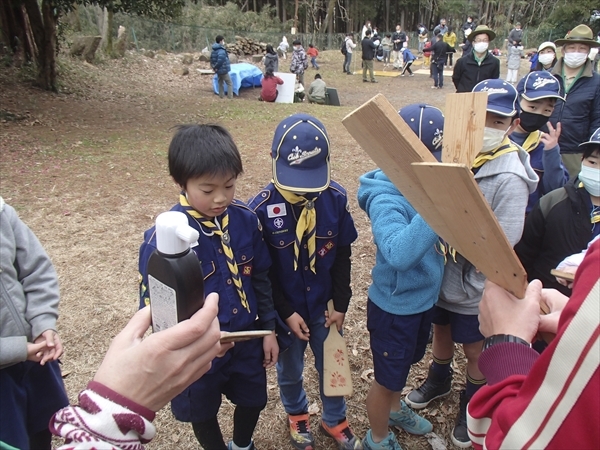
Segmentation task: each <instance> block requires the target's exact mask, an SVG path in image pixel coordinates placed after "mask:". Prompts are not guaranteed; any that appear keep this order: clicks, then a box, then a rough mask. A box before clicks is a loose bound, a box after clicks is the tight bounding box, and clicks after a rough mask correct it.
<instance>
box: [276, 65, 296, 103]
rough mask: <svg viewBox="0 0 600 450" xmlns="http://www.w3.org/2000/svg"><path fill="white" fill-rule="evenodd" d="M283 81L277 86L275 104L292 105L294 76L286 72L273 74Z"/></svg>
mask: <svg viewBox="0 0 600 450" xmlns="http://www.w3.org/2000/svg"><path fill="white" fill-rule="evenodd" d="M275 75H277V76H278V77H279V78H281V79H282V80H283V84H278V85H277V92H278V94H277V98H276V99H275V103H294V90H295V89H296V75H294V74H293V73H287V72H275Z"/></svg>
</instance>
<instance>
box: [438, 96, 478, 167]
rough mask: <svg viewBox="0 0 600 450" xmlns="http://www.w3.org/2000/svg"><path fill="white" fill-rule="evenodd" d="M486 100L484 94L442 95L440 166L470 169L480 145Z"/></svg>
mask: <svg viewBox="0 0 600 450" xmlns="http://www.w3.org/2000/svg"><path fill="white" fill-rule="evenodd" d="M487 99H488V96H487V94H486V93H485V92H467V93H461V94H448V95H446V107H445V109H444V140H443V143H442V145H443V147H442V161H443V162H445V163H460V164H465V165H466V166H468V167H471V166H472V165H473V161H474V160H475V156H477V153H479V151H480V150H481V146H482V144H483V129H484V127H485V114H486V107H487Z"/></svg>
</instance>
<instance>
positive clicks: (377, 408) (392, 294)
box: [358, 60, 444, 450]
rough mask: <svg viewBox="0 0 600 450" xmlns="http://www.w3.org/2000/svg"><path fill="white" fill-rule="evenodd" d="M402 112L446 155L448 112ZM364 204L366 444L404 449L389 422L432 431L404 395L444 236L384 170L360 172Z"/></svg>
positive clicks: (429, 313) (435, 290) (420, 108)
mask: <svg viewBox="0 0 600 450" xmlns="http://www.w3.org/2000/svg"><path fill="white" fill-rule="evenodd" d="M405 61H406V60H405ZM399 114H400V116H401V117H402V118H403V119H404V121H405V122H406V123H407V124H408V125H409V126H410V128H411V129H412V130H413V131H414V132H415V134H416V135H417V136H419V138H420V139H421V141H422V142H423V143H424V144H425V146H426V147H427V148H428V149H429V151H431V152H432V153H433V154H434V156H435V157H436V158H437V159H438V160H440V159H441V152H442V133H443V129H444V115H443V114H442V112H441V111H440V110H439V109H437V108H434V107H433V106H429V105H419V104H414V105H408V106H405V107H404V108H402V109H401V110H400V112H399ZM358 204H359V206H360V207H361V208H362V209H363V210H364V211H365V212H366V213H367V215H368V216H369V219H370V220H371V230H372V232H373V240H374V242H375V245H376V247H377V255H376V263H375V267H373V270H372V271H371V278H372V283H371V286H369V297H368V301H367V328H368V330H369V335H370V346H371V353H372V354H373V368H374V370H375V380H374V381H373V383H372V384H371V388H370V389H369V394H368V396H367V414H368V416H369V425H370V427H371V428H370V429H369V431H367V435H366V437H365V439H363V446H364V448H365V449H368V450H401V448H400V445H399V444H398V441H397V440H396V437H395V435H394V433H393V432H391V431H389V430H388V427H389V426H395V427H397V428H401V429H403V430H405V431H407V432H409V433H413V434H420V435H423V434H426V433H429V432H430V431H431V430H432V429H433V426H432V425H431V423H430V422H429V421H427V420H426V419H424V418H422V417H420V416H418V415H417V414H416V413H415V412H414V411H413V410H412V409H410V408H409V407H408V406H406V403H405V402H404V401H402V400H401V399H400V398H401V395H402V389H404V386H405V384H406V378H407V377H408V373H409V371H410V367H411V365H412V364H415V363H417V362H419V361H420V360H421V358H423V355H424V354H425V349H426V347H427V342H428V339H429V331H430V327H431V319H432V317H433V311H434V305H435V303H436V301H437V299H438V295H439V292H440V285H441V284H442V276H443V273H444V256H443V254H442V252H441V250H440V248H439V246H440V240H439V238H438V236H437V235H436V234H435V232H434V231H433V230H432V229H431V228H430V227H429V225H427V223H425V221H424V220H423V219H422V218H421V216H420V215H419V214H417V212H416V211H415V209H414V208H413V207H412V205H410V203H409V202H408V201H407V200H406V198H405V197H404V196H403V195H402V193H401V192H400V191H398V189H397V188H396V187H395V186H394V184H393V183H392V182H391V181H390V179H389V178H388V177H387V176H386V175H385V173H384V172H383V171H382V170H381V169H376V170H374V171H371V172H368V173H366V174H364V175H362V176H361V177H360V186H359V189H358Z"/></svg>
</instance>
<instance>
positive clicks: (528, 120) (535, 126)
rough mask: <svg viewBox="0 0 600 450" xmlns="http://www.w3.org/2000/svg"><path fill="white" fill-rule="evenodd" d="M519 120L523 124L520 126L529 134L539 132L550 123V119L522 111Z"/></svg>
mask: <svg viewBox="0 0 600 450" xmlns="http://www.w3.org/2000/svg"><path fill="white" fill-rule="evenodd" d="M519 119H521V122H520V123H519V125H520V126H521V128H523V129H524V130H525V131H527V132H528V133H531V132H533V131H537V130H539V129H540V128H542V127H543V126H544V125H546V123H548V120H549V119H550V118H549V117H546V116H542V115H541V114H533V113H530V112H526V111H521V114H519Z"/></svg>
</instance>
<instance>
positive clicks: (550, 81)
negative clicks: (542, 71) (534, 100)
mask: <svg viewBox="0 0 600 450" xmlns="http://www.w3.org/2000/svg"><path fill="white" fill-rule="evenodd" d="M554 83H557V81H556V80H555V79H554V78H542V77H538V78H537V79H536V80H535V81H534V82H533V88H534V89H539V88H541V87H543V86H546V85H547V84H554Z"/></svg>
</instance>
